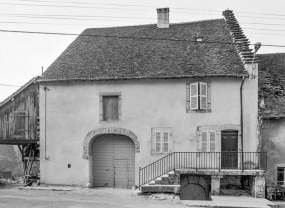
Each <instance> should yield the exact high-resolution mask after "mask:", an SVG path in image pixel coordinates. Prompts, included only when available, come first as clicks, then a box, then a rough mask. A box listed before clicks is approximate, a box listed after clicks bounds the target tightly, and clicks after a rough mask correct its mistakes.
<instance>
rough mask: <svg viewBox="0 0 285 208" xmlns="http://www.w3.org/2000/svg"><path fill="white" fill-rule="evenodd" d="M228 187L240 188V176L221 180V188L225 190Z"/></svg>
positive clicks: (225, 177) (226, 177)
mask: <svg viewBox="0 0 285 208" xmlns="http://www.w3.org/2000/svg"><path fill="white" fill-rule="evenodd" d="M228 185H236V186H241V176H224V177H223V178H221V188H226V187H227V186H228Z"/></svg>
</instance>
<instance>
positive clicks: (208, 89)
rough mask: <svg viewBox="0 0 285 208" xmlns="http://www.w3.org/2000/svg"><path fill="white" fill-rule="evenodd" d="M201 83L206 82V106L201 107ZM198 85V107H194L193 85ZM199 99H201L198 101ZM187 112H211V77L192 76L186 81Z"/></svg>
mask: <svg viewBox="0 0 285 208" xmlns="http://www.w3.org/2000/svg"><path fill="white" fill-rule="evenodd" d="M196 83H197V84H196ZM201 83H202V84H203V83H204V84H206V86H207V87H206V94H207V95H206V96H205V95H204V96H203V97H206V108H201V104H200V103H201V96H200V95H201V93H200V91H201ZM194 84H196V85H198V86H199V87H198V93H199V94H198V95H197V97H198V98H197V102H198V107H197V108H192V107H191V94H190V93H191V88H190V86H191V85H194ZM192 97H193V96H192ZM198 100H199V101H198ZM186 112H187V113H210V112H211V79H210V78H192V79H189V80H187V81H186Z"/></svg>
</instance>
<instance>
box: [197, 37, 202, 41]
mask: <svg viewBox="0 0 285 208" xmlns="http://www.w3.org/2000/svg"><path fill="white" fill-rule="evenodd" d="M195 39H196V41H197V42H201V41H203V37H196V38H195Z"/></svg>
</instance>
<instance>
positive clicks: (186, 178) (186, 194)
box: [180, 174, 209, 200]
mask: <svg viewBox="0 0 285 208" xmlns="http://www.w3.org/2000/svg"><path fill="white" fill-rule="evenodd" d="M180 180H181V181H180V185H181V186H180V193H181V196H180V199H181V200H209V185H208V184H207V183H206V181H205V179H204V177H203V176H200V175H187V174H181V175H180Z"/></svg>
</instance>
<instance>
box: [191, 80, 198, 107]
mask: <svg viewBox="0 0 285 208" xmlns="http://www.w3.org/2000/svg"><path fill="white" fill-rule="evenodd" d="M190 109H191V110H196V109H198V82H196V83H193V84H190Z"/></svg>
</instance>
